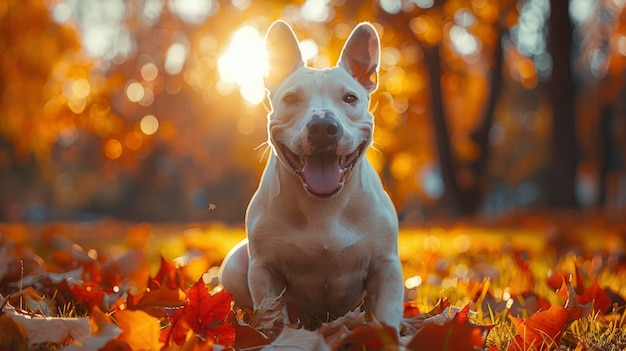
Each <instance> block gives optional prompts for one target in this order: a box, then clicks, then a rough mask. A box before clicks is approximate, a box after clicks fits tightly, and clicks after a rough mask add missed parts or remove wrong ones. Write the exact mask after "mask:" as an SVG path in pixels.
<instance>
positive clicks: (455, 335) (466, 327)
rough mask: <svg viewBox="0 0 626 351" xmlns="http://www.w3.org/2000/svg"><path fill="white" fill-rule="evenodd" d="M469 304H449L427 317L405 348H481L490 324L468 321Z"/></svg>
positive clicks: (462, 350) (437, 350)
mask: <svg viewBox="0 0 626 351" xmlns="http://www.w3.org/2000/svg"><path fill="white" fill-rule="evenodd" d="M469 306H470V304H467V305H466V306H465V307H464V308H459V307H456V306H449V307H446V309H444V310H443V311H442V312H441V313H440V314H438V315H435V316H432V317H430V318H427V319H426V320H425V321H424V324H423V327H422V328H421V329H420V330H419V331H418V332H417V333H416V334H415V335H414V336H413V338H412V339H411V340H410V341H409V342H408V344H407V345H406V348H407V350H415V351H417V350H429V351H440V350H441V351H448V350H450V351H452V350H454V351H465V350H467V351H473V350H475V349H476V348H482V347H483V346H484V344H485V337H486V332H487V331H488V330H489V329H491V326H479V325H475V324H473V323H470V322H469V313H470V310H469Z"/></svg>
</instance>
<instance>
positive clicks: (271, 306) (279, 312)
mask: <svg viewBox="0 0 626 351" xmlns="http://www.w3.org/2000/svg"><path fill="white" fill-rule="evenodd" d="M284 293H285V290H283V291H282V292H281V293H280V295H279V296H276V297H271V298H270V297H267V296H266V297H264V298H263V301H261V303H260V304H259V306H258V308H257V309H256V311H255V313H254V317H253V318H252V323H250V325H251V326H252V327H254V328H256V329H259V330H262V331H263V332H264V333H265V334H266V335H268V336H269V337H270V339H272V340H273V339H275V338H276V337H277V336H278V334H280V333H281V331H282V329H283V326H284V310H285V299H284V298H283V294H284Z"/></svg>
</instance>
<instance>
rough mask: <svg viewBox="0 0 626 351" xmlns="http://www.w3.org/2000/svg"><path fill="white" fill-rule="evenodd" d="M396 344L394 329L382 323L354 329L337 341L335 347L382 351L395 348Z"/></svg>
mask: <svg viewBox="0 0 626 351" xmlns="http://www.w3.org/2000/svg"><path fill="white" fill-rule="evenodd" d="M398 345H399V341H398V334H397V332H396V329H394V328H392V327H389V326H386V325H384V324H381V325H371V324H368V325H363V326H360V327H357V328H356V329H354V331H353V332H352V333H350V334H349V335H348V336H346V337H345V338H344V339H343V340H342V341H341V342H339V346H338V347H337V349H339V350H345V351H360V350H368V351H377V350H381V351H382V350H393V349H396V348H398Z"/></svg>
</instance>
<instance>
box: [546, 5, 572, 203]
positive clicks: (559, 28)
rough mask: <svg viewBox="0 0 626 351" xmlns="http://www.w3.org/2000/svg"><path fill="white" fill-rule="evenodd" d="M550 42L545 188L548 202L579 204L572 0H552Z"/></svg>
mask: <svg viewBox="0 0 626 351" xmlns="http://www.w3.org/2000/svg"><path fill="white" fill-rule="evenodd" d="M549 21H550V29H549V32H548V33H549V43H550V54H551V55H552V78H551V81H550V103H551V105H552V137H551V144H550V146H551V147H550V162H549V163H548V176H547V180H546V192H547V201H548V205H550V206H552V207H556V208H576V207H577V200H576V175H577V169H578V154H579V150H578V142H577V140H576V126H575V122H574V121H575V114H574V95H575V94H576V92H575V84H574V79H573V72H572V64H571V63H572V52H573V51H572V30H573V28H572V24H571V20H570V11H569V1H562V0H550V20H549Z"/></svg>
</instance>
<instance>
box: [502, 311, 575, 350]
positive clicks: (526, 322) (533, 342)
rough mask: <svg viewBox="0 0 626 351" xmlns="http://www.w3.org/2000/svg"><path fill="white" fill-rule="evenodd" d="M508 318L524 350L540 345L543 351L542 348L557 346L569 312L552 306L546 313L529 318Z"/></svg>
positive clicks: (541, 312)
mask: <svg viewBox="0 0 626 351" xmlns="http://www.w3.org/2000/svg"><path fill="white" fill-rule="evenodd" d="M509 318H510V319H511V321H512V322H513V324H514V325H515V329H517V333H518V334H519V336H521V338H522V342H523V346H524V350H525V349H526V347H537V346H540V345H541V348H540V350H543V347H550V346H554V345H558V344H559V341H560V340H561V337H562V336H563V330H564V329H565V325H566V324H567V322H568V321H569V312H568V310H567V309H566V308H564V307H561V306H557V305H552V306H551V307H550V309H548V310H547V311H540V312H537V313H535V314H533V315H532V316H530V317H529V318H525V319H520V318H516V317H513V316H510V315H509Z"/></svg>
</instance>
